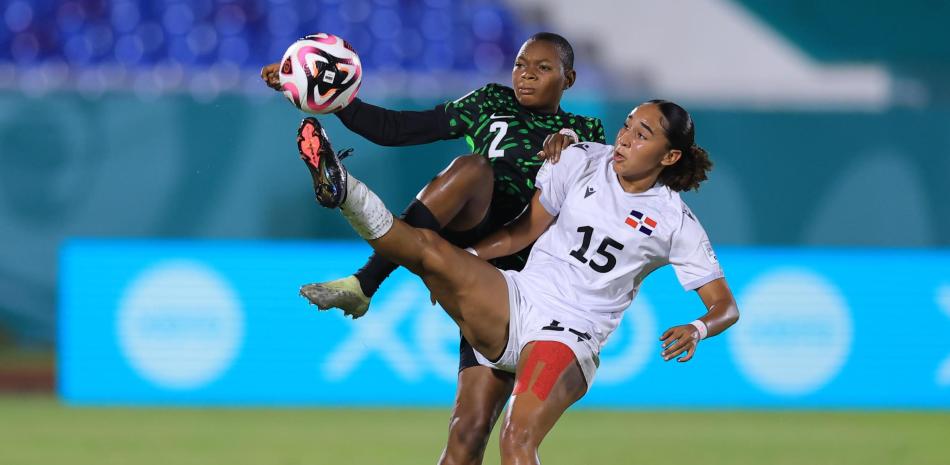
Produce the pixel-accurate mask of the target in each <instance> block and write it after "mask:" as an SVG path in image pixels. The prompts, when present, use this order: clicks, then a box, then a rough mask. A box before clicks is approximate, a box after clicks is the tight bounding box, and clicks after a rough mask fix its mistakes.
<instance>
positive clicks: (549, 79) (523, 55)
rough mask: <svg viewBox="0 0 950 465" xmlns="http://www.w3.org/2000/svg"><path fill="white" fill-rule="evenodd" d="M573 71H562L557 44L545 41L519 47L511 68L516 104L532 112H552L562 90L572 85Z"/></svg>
mask: <svg viewBox="0 0 950 465" xmlns="http://www.w3.org/2000/svg"><path fill="white" fill-rule="evenodd" d="M573 76H574V70H565V69H564V66H563V65H562V64H561V58H560V56H558V53H557V47H555V46H554V44H552V43H550V42H547V41H544V40H530V41H528V42H525V43H524V45H522V46H521V50H520V51H519V52H518V56H517V58H515V66H514V68H512V70H511V87H512V88H513V89H514V90H515V98H517V99H518V103H520V104H521V105H523V106H524V107H526V108H528V109H529V110H532V111H537V112H541V113H555V112H557V109H558V106H559V105H560V104H561V95H563V94H564V90H565V89H567V88H568V87H570V86H571V85H572V84H574V78H573Z"/></svg>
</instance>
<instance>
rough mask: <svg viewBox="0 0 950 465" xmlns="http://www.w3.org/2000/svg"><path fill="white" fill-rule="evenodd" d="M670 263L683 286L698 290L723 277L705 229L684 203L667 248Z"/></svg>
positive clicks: (688, 289)
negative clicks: (679, 221) (670, 244)
mask: <svg viewBox="0 0 950 465" xmlns="http://www.w3.org/2000/svg"><path fill="white" fill-rule="evenodd" d="M670 264H671V265H673V271H675V272H676V278H677V279H679V282H680V285H682V286H683V289H686V290H687V291H691V290H693V289H698V288H700V287H702V286H703V285H704V284H706V283H709V282H710V281H713V280H716V279H719V278H721V277H722V276H723V274H722V267H720V266H719V259H717V258H716V252H714V251H713V248H712V244H710V243H709V237H707V236H706V230H704V229H703V225H701V224H699V220H698V219H696V216H695V215H693V213H692V212H690V211H689V208H688V207H685V206H684V210H683V223H682V225H681V226H680V229H679V230H678V231H676V232H675V233H673V247H672V249H671V250H670Z"/></svg>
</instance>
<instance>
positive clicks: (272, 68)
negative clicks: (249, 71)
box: [261, 63, 280, 91]
mask: <svg viewBox="0 0 950 465" xmlns="http://www.w3.org/2000/svg"><path fill="white" fill-rule="evenodd" d="M278 71H280V63H271V64H269V65H267V66H265V67H263V68H261V80H263V81H264V83H265V84H267V87H270V88H271V89H274V90H277V91H279V90H280V77H278V75H277V73H278Z"/></svg>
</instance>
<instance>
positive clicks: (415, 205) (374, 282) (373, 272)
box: [355, 200, 442, 297]
mask: <svg viewBox="0 0 950 465" xmlns="http://www.w3.org/2000/svg"><path fill="white" fill-rule="evenodd" d="M401 218H402V220H403V221H405V222H406V223H408V224H409V226H414V227H416V228H425V229H431V230H433V231H436V232H438V231H439V230H440V229H442V226H441V225H439V220H437V219H435V216H434V215H433V214H432V212H431V211H429V208H428V207H426V206H425V204H423V203H422V202H420V201H419V200H413V201H412V203H410V204H409V206H408V207H406V211H404V212H403V213H402V217H401ZM398 267H399V265H396V264H395V263H392V262H390V261H389V260H386V259H385V258H383V257H381V256H379V254H376V253H373V255H372V256H371V257H369V261H367V262H366V264H365V265H363V267H362V268H360V269H359V271H357V272H356V273H355V275H356V279H357V280H358V281H359V282H360V289H362V290H363V294H365V295H366V296H367V297H372V296H373V294H375V293H376V290H377V289H379V285H380V284H382V283H383V281H384V280H385V279H386V278H388V277H389V274H390V273H392V272H393V271H395V270H396V268H398Z"/></svg>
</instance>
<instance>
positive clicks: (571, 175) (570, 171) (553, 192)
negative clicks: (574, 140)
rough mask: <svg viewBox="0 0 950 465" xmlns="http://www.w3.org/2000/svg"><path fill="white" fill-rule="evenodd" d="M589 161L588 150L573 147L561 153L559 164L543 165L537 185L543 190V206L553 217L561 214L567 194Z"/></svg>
mask: <svg viewBox="0 0 950 465" xmlns="http://www.w3.org/2000/svg"><path fill="white" fill-rule="evenodd" d="M589 161H590V158H588V156H587V151H586V150H584V149H582V148H580V147H577V146H573V145H572V146H570V147H568V148H566V149H564V151H563V152H561V160H560V161H559V162H558V163H557V164H552V163H551V162H549V161H545V162H544V164H543V165H541V169H539V170H538V175H537V177H536V178H535V185H536V186H537V188H538V189H540V190H541V199H540V200H541V205H542V206H544V209H545V210H547V211H548V213H550V214H551V216H557V215H558V213H560V212H561V205H562V204H563V203H564V199H565V198H566V197H567V192H568V191H569V190H570V188H571V186H572V185H573V184H574V180H575V179H577V177H578V176H580V175H581V172H583V171H584V170H583V168H584V166H585V165H586V164H587V163H588V162H589Z"/></svg>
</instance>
